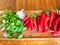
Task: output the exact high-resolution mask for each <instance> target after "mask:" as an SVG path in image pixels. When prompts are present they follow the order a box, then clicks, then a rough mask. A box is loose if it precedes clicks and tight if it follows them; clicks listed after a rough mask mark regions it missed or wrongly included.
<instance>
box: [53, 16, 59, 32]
mask: <svg viewBox="0 0 60 45" xmlns="http://www.w3.org/2000/svg"><path fill="white" fill-rule="evenodd" d="M59 22H60V17H59V18H58V19H56V21H55V22H54V30H55V32H56V31H58V30H57V25H58V23H59Z"/></svg>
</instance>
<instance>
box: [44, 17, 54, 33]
mask: <svg viewBox="0 0 60 45" xmlns="http://www.w3.org/2000/svg"><path fill="white" fill-rule="evenodd" d="M49 20H50V17H48V16H46V17H45V21H44V28H45V30H47V31H48V32H54V31H53V30H51V29H50V28H49Z"/></svg>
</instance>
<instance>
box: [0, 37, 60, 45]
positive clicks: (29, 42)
mask: <svg viewBox="0 0 60 45" xmlns="http://www.w3.org/2000/svg"><path fill="white" fill-rule="evenodd" d="M0 45H60V38H23V39H6V38H5V39H0Z"/></svg>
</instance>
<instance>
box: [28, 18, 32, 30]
mask: <svg viewBox="0 0 60 45" xmlns="http://www.w3.org/2000/svg"><path fill="white" fill-rule="evenodd" d="M27 28H28V30H32V28H31V20H30V18H29V22H28V24H27Z"/></svg>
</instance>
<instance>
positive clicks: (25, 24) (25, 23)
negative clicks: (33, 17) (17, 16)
mask: <svg viewBox="0 0 60 45" xmlns="http://www.w3.org/2000/svg"><path fill="white" fill-rule="evenodd" d="M29 20H30V19H29V18H28V19H27V20H26V21H25V22H24V26H27V25H28V23H29Z"/></svg>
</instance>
